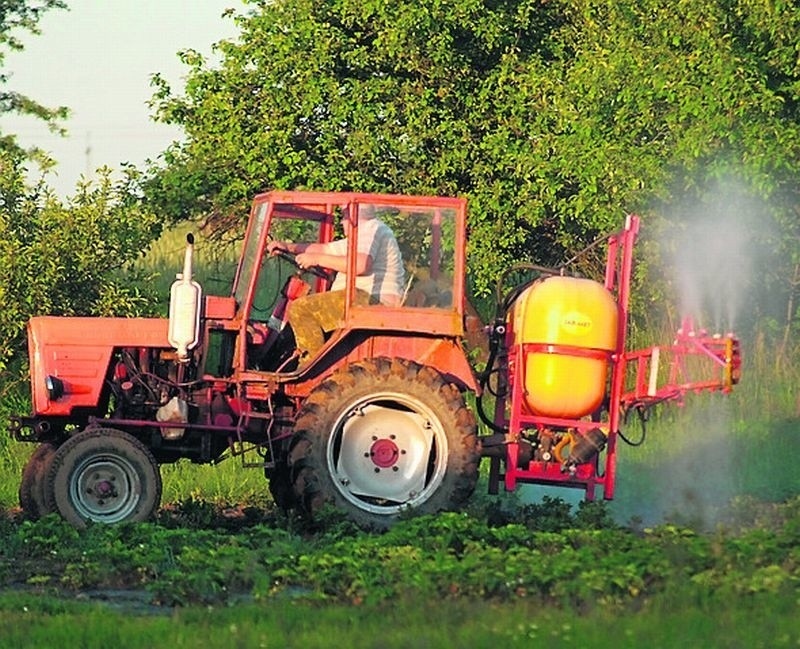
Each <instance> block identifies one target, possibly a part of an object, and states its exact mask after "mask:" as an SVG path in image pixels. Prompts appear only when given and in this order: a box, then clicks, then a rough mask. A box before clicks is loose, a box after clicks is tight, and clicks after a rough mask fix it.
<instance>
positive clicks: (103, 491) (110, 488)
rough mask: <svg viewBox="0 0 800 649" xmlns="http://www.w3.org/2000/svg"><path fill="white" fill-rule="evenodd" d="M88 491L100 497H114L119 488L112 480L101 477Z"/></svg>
mask: <svg viewBox="0 0 800 649" xmlns="http://www.w3.org/2000/svg"><path fill="white" fill-rule="evenodd" d="M88 493H90V494H94V495H95V496H97V497H98V498H113V497H115V496H116V495H117V490H116V489H115V488H114V484H113V483H112V482H111V481H109V480H102V479H101V480H98V481H97V482H95V484H94V485H93V486H90V487H89V489H88Z"/></svg>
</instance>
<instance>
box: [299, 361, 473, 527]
mask: <svg viewBox="0 0 800 649" xmlns="http://www.w3.org/2000/svg"><path fill="white" fill-rule="evenodd" d="M295 431H296V435H295V438H294V439H295V441H294V445H293V447H292V450H291V453H290V457H289V466H290V469H291V475H292V483H293V485H294V491H295V496H296V499H297V505H298V506H299V507H300V509H301V510H303V511H304V513H306V514H309V515H312V516H313V514H314V513H315V512H317V511H318V510H319V509H320V508H321V507H323V506H324V505H325V504H326V503H329V504H332V505H334V506H336V507H337V508H339V509H340V510H343V511H344V512H346V514H347V515H348V516H349V517H350V518H351V519H352V520H353V521H355V522H356V523H357V524H358V525H360V526H362V527H365V528H371V529H385V528H387V527H389V526H390V525H391V524H392V523H393V522H394V521H395V520H396V519H397V518H398V516H400V514H401V513H402V512H403V511H404V510H413V511H414V512H416V513H421V514H424V513H434V512H437V511H441V510H447V509H454V508H456V507H458V506H459V505H460V504H462V503H463V502H464V501H465V500H466V499H467V498H468V497H469V496H470V494H471V493H472V491H473V490H474V487H475V483H476V481H477V479H478V463H479V460H480V453H479V449H478V440H477V435H476V424H475V418H474V417H473V416H472V413H471V412H470V411H469V410H468V409H467V407H466V404H465V403H464V398H463V396H462V395H461V393H460V392H459V391H458V389H457V388H456V387H455V386H453V385H450V384H448V383H446V382H445V381H444V379H443V378H442V376H441V375H440V374H439V373H438V372H437V371H436V370H434V369H432V368H430V367H423V366H420V365H418V364H416V363H412V362H409V361H400V360H389V359H374V360H369V361H363V362H359V363H355V364H353V365H350V366H348V367H347V368H345V369H343V370H340V371H339V372H337V373H335V374H334V375H332V376H331V377H330V378H329V379H327V380H325V381H324V382H323V383H321V384H320V385H319V386H318V387H317V388H316V389H315V390H314V391H313V392H312V393H311V394H310V395H309V397H308V398H307V399H306V402H305V403H304V405H303V407H302V408H301V410H300V413H299V414H298V418H297V423H296V426H295Z"/></svg>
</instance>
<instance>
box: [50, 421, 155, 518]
mask: <svg viewBox="0 0 800 649" xmlns="http://www.w3.org/2000/svg"><path fill="white" fill-rule="evenodd" d="M103 455H112V456H117V457H121V458H123V459H125V460H126V461H127V462H129V463H130V464H131V465H132V466H133V467H134V469H135V470H136V473H137V475H138V477H139V481H140V484H141V493H140V494H139V498H138V502H137V503H136V506H135V507H134V508H133V509H132V510H131V511H130V512H129V514H128V515H127V516H126V517H125V518H124V519H122V520H119V521H114V523H122V522H142V521H146V520H148V519H150V518H152V516H153V515H154V514H155V512H156V510H157V509H158V506H159V504H160V502H161V474H160V472H159V469H158V463H157V462H156V460H155V458H154V457H153V454H152V453H151V452H150V450H149V449H148V448H147V447H146V446H145V445H144V444H142V443H141V442H140V441H139V440H138V439H136V438H135V437H133V436H132V435H129V434H128V433H125V432H122V431H119V430H114V429H104V428H98V429H90V430H85V431H83V432H80V433H77V434H75V435H74V436H72V437H70V438H69V439H68V440H67V441H66V442H64V444H62V445H61V446H60V447H59V449H58V450H57V451H56V453H55V455H54V456H53V459H52V462H51V465H50V469H49V471H48V473H47V477H46V480H45V490H44V491H45V503H46V506H47V507H48V508H51V510H52V511H56V512H58V513H59V514H60V515H61V517H62V518H64V520H66V521H68V522H69V523H70V524H72V525H74V526H75V527H85V526H86V524H87V522H88V520H89V519H87V518H85V517H83V516H82V515H81V514H80V513H79V512H78V511H77V509H76V508H75V505H74V503H72V501H71V499H70V495H69V494H70V482H71V480H72V478H73V472H74V471H75V469H76V468H77V467H79V466H80V465H81V463H82V462H84V461H85V460H86V459H89V458H91V457H92V456H103ZM96 522H101V523H102V522H105V521H96Z"/></svg>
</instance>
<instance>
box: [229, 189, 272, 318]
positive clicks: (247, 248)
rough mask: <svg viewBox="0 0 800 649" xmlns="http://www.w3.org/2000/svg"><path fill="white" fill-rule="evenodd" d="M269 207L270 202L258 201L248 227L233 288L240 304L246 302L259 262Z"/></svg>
mask: <svg viewBox="0 0 800 649" xmlns="http://www.w3.org/2000/svg"><path fill="white" fill-rule="evenodd" d="M267 207H268V203H266V202H263V203H257V204H256V205H255V206H254V208H253V209H254V212H253V215H252V217H251V221H250V227H249V228H248V229H247V238H246V239H245V242H244V248H243V249H242V261H241V263H240V264H239V272H238V273H237V274H236V282H235V286H234V288H233V296H234V297H235V298H236V301H237V302H238V303H239V304H242V303H243V302H244V299H245V296H246V294H247V285H248V280H249V278H250V277H251V276H252V275H253V269H254V268H255V267H256V265H257V263H258V243H259V241H260V239H261V232H262V230H263V229H264V223H265V221H266V218H267Z"/></svg>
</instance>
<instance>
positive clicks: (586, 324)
mask: <svg viewBox="0 0 800 649" xmlns="http://www.w3.org/2000/svg"><path fill="white" fill-rule="evenodd" d="M592 325H593V323H592V319H591V318H590V317H589V316H587V315H586V314H585V313H581V312H580V311H569V312H568V313H565V314H564V317H563V318H562V319H561V328H562V329H563V330H564V332H565V333H568V334H569V335H571V336H585V335H586V334H588V333H590V332H591V331H592Z"/></svg>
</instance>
